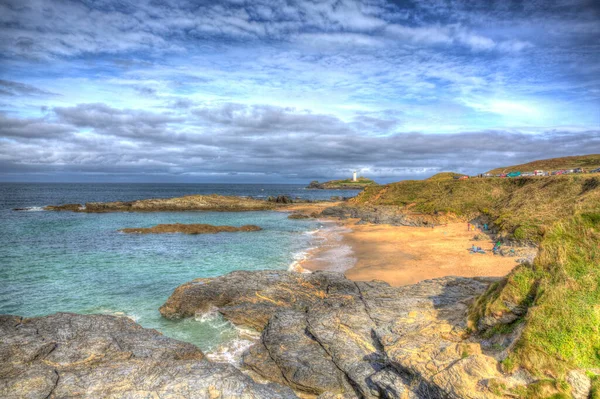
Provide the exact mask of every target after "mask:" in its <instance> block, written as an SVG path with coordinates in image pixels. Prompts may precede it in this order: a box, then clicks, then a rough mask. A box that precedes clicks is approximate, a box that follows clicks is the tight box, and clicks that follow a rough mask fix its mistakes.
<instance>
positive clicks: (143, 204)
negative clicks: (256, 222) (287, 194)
mask: <svg viewBox="0 0 600 399" xmlns="http://www.w3.org/2000/svg"><path fill="white" fill-rule="evenodd" d="M273 208H274V204H272V203H270V202H268V201H263V200H257V199H252V198H244V197H234V196H224V195H216V194H213V195H188V196H185V197H177V198H155V199H145V200H138V201H130V202H122V201H116V202H88V203H86V204H85V206H84V207H82V206H81V205H79V204H66V205H58V206H52V205H51V206H47V207H45V208H44V209H46V210H49V211H73V212H88V213H103V212H164V211H230V212H233V211H262V210H269V209H273Z"/></svg>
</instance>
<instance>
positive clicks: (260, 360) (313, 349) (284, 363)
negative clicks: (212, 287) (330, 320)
mask: <svg viewBox="0 0 600 399" xmlns="http://www.w3.org/2000/svg"><path fill="white" fill-rule="evenodd" d="M307 328H308V323H307V320H306V315H304V314H302V313H300V312H295V311H285V310H284V311H281V312H278V313H276V314H275V315H273V317H271V319H270V320H269V323H268V324H267V326H266V327H265V329H264V330H263V333H262V339H261V342H260V343H259V344H257V345H254V346H253V347H252V348H251V350H250V351H249V352H247V353H246V354H245V355H244V358H243V364H244V365H245V366H246V367H247V368H250V369H252V370H253V371H255V372H257V373H258V374H260V375H262V376H263V377H265V378H268V379H270V380H271V381H279V382H282V383H286V384H287V385H289V386H290V387H292V388H294V389H298V390H302V391H305V392H310V393H314V394H317V395H318V394H321V393H324V392H330V393H342V392H344V391H352V387H351V386H350V385H349V384H348V383H347V381H346V380H345V375H344V374H343V373H342V372H341V371H340V370H338V369H337V368H336V366H335V364H334V363H333V361H332V360H331V358H330V357H329V356H328V354H327V352H325V350H324V349H323V348H322V347H321V345H320V344H319V342H317V341H316V340H314V338H313V337H311V336H310V334H308V333H307ZM291 343H295V344H294V345H290V344H291ZM282 377H283V378H282Z"/></svg>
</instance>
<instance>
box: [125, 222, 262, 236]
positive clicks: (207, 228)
mask: <svg viewBox="0 0 600 399" xmlns="http://www.w3.org/2000/svg"><path fill="white" fill-rule="evenodd" d="M260 230H262V229H261V228H260V227H258V226H255V225H251V224H248V225H245V226H241V227H234V226H213V225H212V224H183V223H173V224H157V225H156V226H153V227H134V228H126V229H121V230H119V231H121V232H123V233H137V234H164V233H184V234H216V233H236V232H240V231H242V232H247V231H260Z"/></svg>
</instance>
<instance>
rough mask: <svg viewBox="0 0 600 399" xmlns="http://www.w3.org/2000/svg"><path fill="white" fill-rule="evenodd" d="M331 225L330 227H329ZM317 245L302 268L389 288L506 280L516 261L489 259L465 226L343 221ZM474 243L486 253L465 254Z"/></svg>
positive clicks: (487, 246)
mask: <svg viewBox="0 0 600 399" xmlns="http://www.w3.org/2000/svg"><path fill="white" fill-rule="evenodd" d="M330 223H331V222H330ZM320 234H321V237H320V240H321V245H320V246H319V247H318V248H317V249H315V250H314V251H312V252H311V253H310V254H309V256H308V257H307V259H306V260H305V261H303V262H302V263H301V266H302V267H303V268H305V269H308V270H311V271H314V270H337V271H344V270H345V274H346V276H347V277H348V278H349V279H352V280H355V281H370V280H382V281H385V282H387V283H389V284H390V285H392V286H402V285H407V284H414V283H417V282H419V281H422V280H427V279H431V278H436V277H444V276H463V277H475V276H505V275H506V274H508V273H509V272H510V271H511V270H512V269H513V268H514V267H515V266H516V265H517V263H516V258H514V257H502V256H495V255H493V254H492V251H491V250H492V248H493V246H494V243H493V242H492V241H491V240H490V239H488V238H487V237H486V239H485V240H479V241H474V240H473V237H474V236H475V234H477V232H473V231H467V225H466V223H452V224H448V225H447V226H440V227H436V228H434V229H431V228H424V227H404V226H388V225H370V224H366V225H358V224H356V221H347V222H343V223H342V224H341V225H338V227H336V228H334V229H324V230H323V231H322V233H320ZM473 244H475V245H476V246H479V247H481V248H482V249H484V250H485V251H486V252H487V253H486V254H470V253H469V251H468V249H469V248H470V247H471V246H472V245H473Z"/></svg>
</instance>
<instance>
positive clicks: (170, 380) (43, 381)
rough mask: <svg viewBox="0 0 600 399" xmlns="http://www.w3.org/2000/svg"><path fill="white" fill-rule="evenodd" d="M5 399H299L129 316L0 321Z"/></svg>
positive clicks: (4, 318)
mask: <svg viewBox="0 0 600 399" xmlns="http://www.w3.org/2000/svg"><path fill="white" fill-rule="evenodd" d="M0 335H1V336H2V343H0V397H2V398H66V397H79V398H123V397H126V398H149V397H176V398H209V399H216V398H286V399H287V398H290V399H291V398H297V396H296V395H295V394H294V393H293V391H292V390H291V389H289V388H287V387H283V386H281V385H277V384H259V383H256V382H254V381H253V380H252V379H251V378H250V377H248V376H246V375H244V374H243V373H242V372H240V371H239V370H238V369H236V368H235V367H233V366H231V365H226V364H217V363H212V362H210V361H208V360H207V359H205V358H204V355H203V353H202V352H201V351H200V350H199V349H198V348H197V347H196V346H194V345H192V344H189V343H185V342H181V341H177V340H174V339H171V338H167V337H164V336H163V335H161V334H160V333H159V332H157V331H155V330H150V329H145V328H142V327H141V326H139V325H138V324H136V323H134V322H133V321H131V320H129V319H128V318H125V317H116V316H108V315H78V314H72V313H57V314H54V315H50V316H46V317H36V318H29V319H28V318H22V317H18V316H0Z"/></svg>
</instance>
